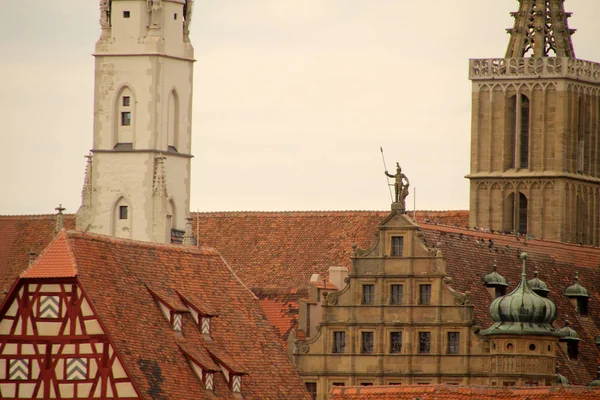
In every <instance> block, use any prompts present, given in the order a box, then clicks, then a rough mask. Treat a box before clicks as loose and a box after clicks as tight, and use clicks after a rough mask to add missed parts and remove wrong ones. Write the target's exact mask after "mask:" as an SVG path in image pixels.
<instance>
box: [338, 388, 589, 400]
mask: <svg viewBox="0 0 600 400" xmlns="http://www.w3.org/2000/svg"><path fill="white" fill-rule="evenodd" d="M599 397H600V390H598V389H593V388H588V387H581V386H580V387H573V386H572V387H550V386H545V387H515V388H510V387H506V388H505V387H484V386H451V385H406V386H405V385H402V386H349V387H333V388H332V390H331V394H330V397H329V398H330V399H331V400H367V399H369V400H370V399H373V400H415V399H419V400H496V399H514V400H532V399H535V400H588V399H589V400H592V399H598V398H599Z"/></svg>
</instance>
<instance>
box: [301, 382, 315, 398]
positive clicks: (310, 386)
mask: <svg viewBox="0 0 600 400" xmlns="http://www.w3.org/2000/svg"><path fill="white" fill-rule="evenodd" d="M304 386H306V391H307V392H308V394H309V395H310V398H311V399H313V400H316V399H317V382H306V383H304Z"/></svg>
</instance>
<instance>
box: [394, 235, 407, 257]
mask: <svg viewBox="0 0 600 400" xmlns="http://www.w3.org/2000/svg"><path fill="white" fill-rule="evenodd" d="M403 252H404V236H392V256H396V257H401V256H402V254H403Z"/></svg>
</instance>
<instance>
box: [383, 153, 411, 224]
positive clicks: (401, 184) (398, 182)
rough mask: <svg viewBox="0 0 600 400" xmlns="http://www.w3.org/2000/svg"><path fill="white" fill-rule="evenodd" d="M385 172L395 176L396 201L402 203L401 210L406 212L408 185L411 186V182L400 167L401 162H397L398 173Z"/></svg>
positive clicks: (391, 176)
mask: <svg viewBox="0 0 600 400" xmlns="http://www.w3.org/2000/svg"><path fill="white" fill-rule="evenodd" d="M385 174H386V175H387V176H389V177H390V178H394V179H395V182H394V192H395V195H394V203H399V204H400V206H401V207H400V211H402V212H403V213H404V212H406V197H407V196H408V193H409V192H408V187H409V186H410V182H409V180H408V178H407V177H406V175H404V174H403V173H402V168H400V164H399V163H396V173H395V174H394V175H392V174H390V173H389V172H387V171H385Z"/></svg>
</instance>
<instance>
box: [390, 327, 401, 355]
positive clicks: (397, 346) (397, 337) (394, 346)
mask: <svg viewBox="0 0 600 400" xmlns="http://www.w3.org/2000/svg"><path fill="white" fill-rule="evenodd" d="M390 353H402V332H390Z"/></svg>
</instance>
